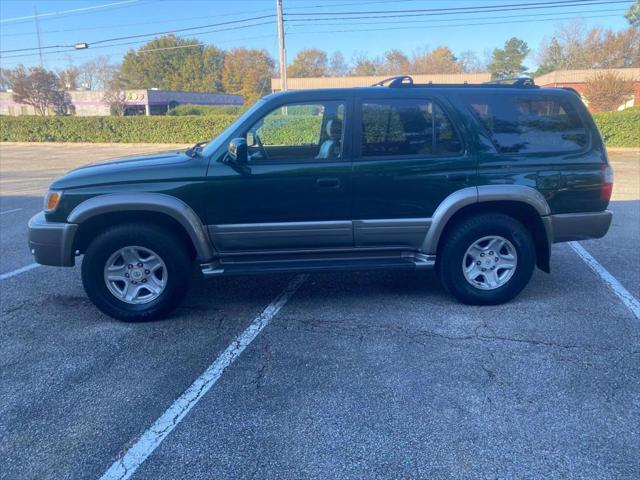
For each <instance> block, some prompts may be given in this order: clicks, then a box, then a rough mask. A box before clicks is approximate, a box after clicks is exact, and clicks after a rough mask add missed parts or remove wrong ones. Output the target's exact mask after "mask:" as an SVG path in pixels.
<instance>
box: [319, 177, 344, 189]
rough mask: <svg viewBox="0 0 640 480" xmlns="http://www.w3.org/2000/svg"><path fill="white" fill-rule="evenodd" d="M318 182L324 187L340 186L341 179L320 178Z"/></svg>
mask: <svg viewBox="0 0 640 480" xmlns="http://www.w3.org/2000/svg"><path fill="white" fill-rule="evenodd" d="M316 184H317V185H318V186H319V187H322V188H338V187H339V186H340V180H338V179H337V178H319V179H318V180H316Z"/></svg>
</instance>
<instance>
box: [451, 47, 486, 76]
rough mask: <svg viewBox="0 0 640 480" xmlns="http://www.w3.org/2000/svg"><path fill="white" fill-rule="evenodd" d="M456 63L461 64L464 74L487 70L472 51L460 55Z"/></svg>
mask: <svg viewBox="0 0 640 480" xmlns="http://www.w3.org/2000/svg"><path fill="white" fill-rule="evenodd" d="M458 61H459V62H460V63H461V64H462V69H463V70H464V72H465V73H478V72H485V71H486V70H487V67H486V65H484V64H483V63H482V62H481V61H480V58H479V57H478V55H477V54H476V52H474V51H472V50H466V51H464V52H462V53H460V57H459V58H458Z"/></svg>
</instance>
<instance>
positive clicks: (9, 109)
mask: <svg viewBox="0 0 640 480" xmlns="http://www.w3.org/2000/svg"><path fill="white" fill-rule="evenodd" d="M66 93H67V94H68V105H69V107H68V111H69V112H70V113H71V114H72V115H78V116H92V115H109V114H110V113H111V112H110V110H111V108H110V106H109V104H108V103H107V102H105V101H104V99H103V98H104V92H101V91H92V90H70V91H68V92H66ZM123 101H124V104H125V114H126V115H163V114H165V113H166V112H167V109H168V108H170V107H172V106H176V105H187V104H188V105H242V104H243V98H242V96H241V95H230V94H226V93H195V92H173V91H168V90H155V89H151V90H126V91H125V92H124V94H123ZM34 113H35V111H34V109H33V107H31V106H29V105H24V104H21V103H16V102H14V101H13V94H12V93H11V92H0V115H33V114H34Z"/></svg>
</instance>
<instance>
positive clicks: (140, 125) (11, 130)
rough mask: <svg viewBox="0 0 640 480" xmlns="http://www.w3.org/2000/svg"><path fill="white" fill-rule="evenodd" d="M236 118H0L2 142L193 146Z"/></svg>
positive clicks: (213, 134) (222, 128) (218, 131)
mask: <svg viewBox="0 0 640 480" xmlns="http://www.w3.org/2000/svg"><path fill="white" fill-rule="evenodd" d="M236 118H237V117H236V116H235V115H216V116H207V117H195V116H191V117H164V116H163V117H160V116H158V117H142V116H140V117H138V116H135V117H133V116H132V117H37V116H19V117H1V118H0V140H2V141H3V142H105V143H193V142H199V141H202V140H208V139H210V138H213V137H215V136H216V135H218V134H219V133H220V132H222V131H223V130H224V129H225V128H227V126H228V125H229V124H230V123H231V122H233V121H234V120H235V119H236Z"/></svg>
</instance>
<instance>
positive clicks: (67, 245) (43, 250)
mask: <svg viewBox="0 0 640 480" xmlns="http://www.w3.org/2000/svg"><path fill="white" fill-rule="evenodd" d="M77 229H78V225H76V224H73V223H54V222H47V220H46V218H45V216H44V213H43V212H40V213H38V214H37V215H35V216H33V217H32V218H31V220H29V249H30V250H31V253H32V254H33V256H34V257H35V260H36V262H38V263H40V264H42V265H53V266H59V267H72V266H73V265H75V255H74V253H73V239H74V237H75V234H76V230H77Z"/></svg>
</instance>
